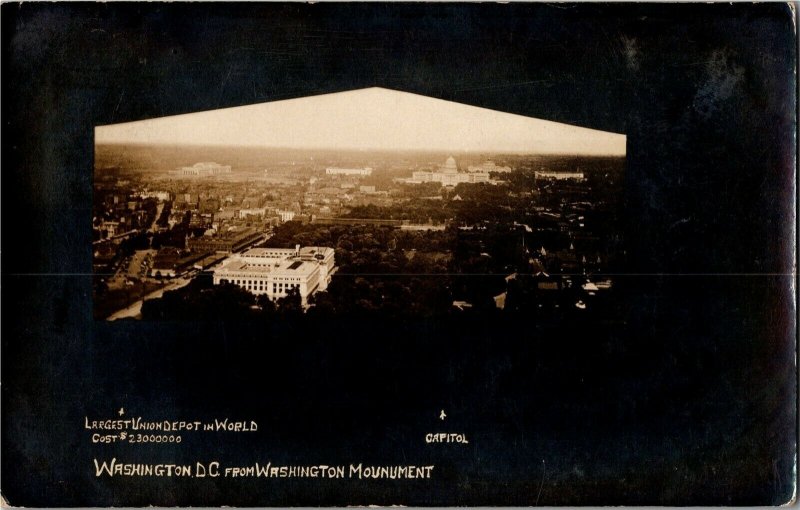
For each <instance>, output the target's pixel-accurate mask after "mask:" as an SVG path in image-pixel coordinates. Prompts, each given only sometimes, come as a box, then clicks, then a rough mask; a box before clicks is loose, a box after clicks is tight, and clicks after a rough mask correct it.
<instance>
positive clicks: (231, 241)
mask: <svg viewBox="0 0 800 510" xmlns="http://www.w3.org/2000/svg"><path fill="white" fill-rule="evenodd" d="M262 239H264V234H263V233H261V232H259V231H257V230H256V229H253V228H247V229H244V230H240V231H229V232H226V233H224V234H221V235H215V236H200V237H194V238H191V239H189V249H190V250H192V251H193V252H197V253H220V252H221V253H234V252H237V251H241V250H243V249H245V248H247V247H249V246H253V245H254V244H256V243H257V242H259V241H261V240H262Z"/></svg>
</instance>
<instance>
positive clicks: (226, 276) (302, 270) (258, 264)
mask: <svg viewBox="0 0 800 510" xmlns="http://www.w3.org/2000/svg"><path fill="white" fill-rule="evenodd" d="M334 267H335V261H334V250H333V248H326V247H318V246H307V247H304V248H301V247H300V246H299V245H298V246H297V247H295V248H252V249H250V250H247V251H245V252H242V253H239V254H236V255H233V256H232V257H230V258H228V259H227V260H226V261H225V262H224V263H223V264H222V266H220V267H219V268H218V269H216V270H215V271H214V285H219V284H221V283H226V282H229V283H233V284H236V285H238V286H239V287H241V288H243V289H245V290H248V291H250V292H251V293H253V294H257V295H260V294H266V295H267V296H268V297H269V298H270V299H272V300H273V301H275V300H277V299H278V298H281V297H284V296H286V295H287V294H288V293H289V291H290V290H291V289H294V288H296V289H298V290H299V292H300V298H301V300H302V303H303V306H306V305H307V304H308V297H309V296H310V295H312V294H314V293H315V292H317V291H319V290H325V289H327V288H328V283H330V279H331V274H332V273H333V270H334Z"/></svg>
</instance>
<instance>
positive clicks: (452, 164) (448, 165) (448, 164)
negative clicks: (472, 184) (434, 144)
mask: <svg viewBox="0 0 800 510" xmlns="http://www.w3.org/2000/svg"><path fill="white" fill-rule="evenodd" d="M441 170H442V172H444V173H447V174H454V173H456V172H458V166H456V160H455V158H454V157H453V156H450V157H449V158H447V161H445V163H444V165H442V167H441Z"/></svg>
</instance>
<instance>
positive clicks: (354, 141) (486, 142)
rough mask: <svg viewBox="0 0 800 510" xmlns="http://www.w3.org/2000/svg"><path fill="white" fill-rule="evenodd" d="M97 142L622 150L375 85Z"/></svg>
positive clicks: (166, 123) (587, 136)
mask: <svg viewBox="0 0 800 510" xmlns="http://www.w3.org/2000/svg"><path fill="white" fill-rule="evenodd" d="M95 142H96V143H144V144H176V145H182V144H192V145H241V146H260V147H285V148H297V149H328V148H340V149H380V150H437V151H453V152H456V151H459V152H460V151H480V152H513V153H517V152H522V153H532V154H585V155H624V154H625V136H624V135H620V134H615V133H609V132H605V131H598V130H594V129H586V128H580V127H576V126H570V125H568V124H561V123H558V122H550V121H545V120H539V119H534V118H531V117H523V116H521V115H514V114H510V113H504V112H498V111H495V110H489V109H486V108H478V107H475V106H468V105H464V104H460V103H453V102H451V101H444V100H441V99H435V98H431V97H427V96H421V95H417V94H411V93H408V92H398V91H395V90H388V89H383V88H378V87H374V88H368V89H359V90H353V91H348V92H339V93H335V94H324V95H319V96H310V97H304V98H298V99H289V100H284V101H274V102H270V103H262V104H255V105H250V106H240V107H235V108H225V109H221V110H211V111H206V112H198V113H191V114H186V115H175V116H171V117H162V118H158V119H150V120H143V121H137V122H127V123H124V124H113V125H108V126H98V127H96V128H95Z"/></svg>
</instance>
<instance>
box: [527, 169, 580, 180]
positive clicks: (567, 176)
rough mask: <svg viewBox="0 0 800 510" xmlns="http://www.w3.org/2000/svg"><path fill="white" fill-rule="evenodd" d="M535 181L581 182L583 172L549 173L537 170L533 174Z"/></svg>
mask: <svg viewBox="0 0 800 510" xmlns="http://www.w3.org/2000/svg"><path fill="white" fill-rule="evenodd" d="M533 175H534V177H536V178H537V179H552V180H556V181H565V180H573V181H582V180H583V179H584V177H583V172H551V171H546V170H541V171H540V170H537V171H535V172H534V173H533Z"/></svg>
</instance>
